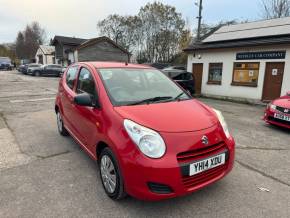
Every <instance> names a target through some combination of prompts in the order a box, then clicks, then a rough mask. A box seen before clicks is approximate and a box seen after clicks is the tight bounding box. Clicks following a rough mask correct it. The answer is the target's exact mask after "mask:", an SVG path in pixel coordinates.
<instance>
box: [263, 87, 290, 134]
mask: <svg viewBox="0 0 290 218" xmlns="http://www.w3.org/2000/svg"><path fill="white" fill-rule="evenodd" d="M263 119H264V120H265V121H266V122H267V123H270V124H273V125H277V126H282V127H286V128H289V129H290V91H289V92H287V94H286V95H285V96H282V97H280V98H278V99H275V100H274V101H271V102H270V103H269V104H268V105H267V108H266V110H265V114H264V117H263Z"/></svg>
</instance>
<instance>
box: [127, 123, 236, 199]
mask: <svg viewBox="0 0 290 218" xmlns="http://www.w3.org/2000/svg"><path fill="white" fill-rule="evenodd" d="M218 128H221V127H218ZM220 132H221V129H219V130H218V129H217V127H213V128H209V129H207V130H203V131H198V132H192V133H182V134H179V133H177V134H174V133H166V134H162V137H163V138H164V139H165V141H166V144H167V152H166V154H165V156H164V157H162V158H160V159H150V158H148V157H145V156H144V155H143V154H141V153H140V152H139V151H138V152H136V153H135V152H134V153H135V154H133V153H132V152H131V154H130V155H129V156H130V157H128V155H127V157H123V158H122V161H121V162H122V174H123V178H124V180H125V189H126V191H127V193H128V194H130V195H131V196H133V197H135V198H138V199H142V200H162V199H167V198H173V197H178V196H182V195H186V194H189V193H192V192H194V191H196V190H198V189H201V188H203V187H205V186H207V185H210V184H212V183H214V182H215V181H217V180H219V179H221V178H223V177H224V176H225V175H227V174H228V173H229V172H230V171H231V169H232V168H233V164H234V156H235V154H234V153H235V152H234V150H235V142H234V139H233V138H230V139H226V140H225V137H223V136H222V135H221V134H220ZM222 134H223V133H222ZM203 135H207V136H208V138H209V141H210V142H212V143H211V145H210V147H211V148H214V147H215V146H219V145H221V144H223V147H222V148H221V149H222V150H224V149H226V151H227V157H228V158H227V160H226V163H225V164H224V165H221V166H218V167H216V168H212V169H209V170H207V171H204V172H202V173H199V174H197V175H195V176H191V177H190V176H184V175H183V174H184V172H182V166H185V165H189V164H190V163H192V162H195V160H196V158H197V159H198V160H200V159H205V158H207V157H210V156H212V154H217V153H218V152H220V150H219V151H218V150H216V151H213V152H211V153H208V154H206V153H205V154H203V156H199V157H196V158H193V159H191V160H190V159H185V160H182V159H178V158H177V154H179V153H180V154H182V153H183V152H187V151H193V152H192V153H193V154H194V153H196V152H194V151H195V150H196V151H199V150H200V149H203V148H202V147H204V145H203V144H202V143H201V142H200V140H199V139H201V137H202V136H203ZM194 139H196V141H195V140H194ZM213 142H217V143H213ZM134 146H135V145H134ZM214 152H216V153H214ZM149 183H150V184H151V183H154V184H160V185H164V186H166V187H169V189H170V190H172V191H171V192H170V193H159V192H154V191H152V190H151V189H150V188H149V186H148V184H149Z"/></svg>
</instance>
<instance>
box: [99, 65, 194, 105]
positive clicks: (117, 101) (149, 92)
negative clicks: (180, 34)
mask: <svg viewBox="0 0 290 218" xmlns="http://www.w3.org/2000/svg"><path fill="white" fill-rule="evenodd" d="M99 72H100V75H101V78H102V80H103V82H104V85H105V88H106V90H107V93H108V95H109V97H110V100H111V102H112V104H113V105H114V106H122V105H137V104H152V103H161V102H168V101H177V100H178V101H180V100H187V99H191V97H190V96H189V95H188V94H187V93H185V92H184V91H183V90H182V89H180V88H179V87H178V86H177V85H176V84H175V83H174V82H172V81H171V80H170V79H169V78H168V77H167V76H165V75H164V74H163V73H162V72H160V71H158V70H155V69H132V68H131V69H127V68H126V69H125V68H110V69H109V68H105V69H99Z"/></svg>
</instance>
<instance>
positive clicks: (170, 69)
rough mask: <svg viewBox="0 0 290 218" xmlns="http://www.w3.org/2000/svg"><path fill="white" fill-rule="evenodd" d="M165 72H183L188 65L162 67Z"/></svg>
mask: <svg viewBox="0 0 290 218" xmlns="http://www.w3.org/2000/svg"><path fill="white" fill-rule="evenodd" d="M162 71H164V72H181V71H186V67H185V66H183V65H177V66H170V67H166V68H164V69H162Z"/></svg>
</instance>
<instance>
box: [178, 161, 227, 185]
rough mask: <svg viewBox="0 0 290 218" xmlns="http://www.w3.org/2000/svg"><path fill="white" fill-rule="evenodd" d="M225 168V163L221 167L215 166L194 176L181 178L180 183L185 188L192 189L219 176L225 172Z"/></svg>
mask: <svg viewBox="0 0 290 218" xmlns="http://www.w3.org/2000/svg"><path fill="white" fill-rule="evenodd" d="M226 168H227V162H226V163H225V164H223V165H221V166H217V167H215V168H212V169H209V170H207V171H204V172H201V173H199V174H196V175H194V176H183V177H182V183H183V185H184V186H185V188H192V187H194V186H197V185H199V184H202V183H204V182H206V181H209V180H211V179H214V178H215V177H217V176H219V175H221V174H222V173H223V172H224V171H225V170H226Z"/></svg>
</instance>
